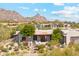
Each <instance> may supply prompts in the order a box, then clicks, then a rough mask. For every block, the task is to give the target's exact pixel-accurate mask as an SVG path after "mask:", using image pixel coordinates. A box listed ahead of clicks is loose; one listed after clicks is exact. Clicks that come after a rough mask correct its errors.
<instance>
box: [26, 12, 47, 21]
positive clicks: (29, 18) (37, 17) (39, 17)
mask: <svg viewBox="0 0 79 59" xmlns="http://www.w3.org/2000/svg"><path fill="white" fill-rule="evenodd" d="M25 19H26V20H27V21H36V22H46V21H47V19H46V18H45V17H44V16H41V15H40V14H38V13H37V14H36V15H35V16H33V17H26V18H25Z"/></svg>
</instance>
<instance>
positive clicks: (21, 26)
mask: <svg viewBox="0 0 79 59" xmlns="http://www.w3.org/2000/svg"><path fill="white" fill-rule="evenodd" d="M24 26H25V24H19V25H18V26H17V28H16V30H18V31H21V30H22V29H23V27H24Z"/></svg>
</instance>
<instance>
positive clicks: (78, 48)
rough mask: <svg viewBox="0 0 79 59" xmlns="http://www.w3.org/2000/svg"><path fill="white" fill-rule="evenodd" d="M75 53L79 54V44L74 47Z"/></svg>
mask: <svg viewBox="0 0 79 59" xmlns="http://www.w3.org/2000/svg"><path fill="white" fill-rule="evenodd" d="M74 48H75V51H77V52H79V44H75V45H74Z"/></svg>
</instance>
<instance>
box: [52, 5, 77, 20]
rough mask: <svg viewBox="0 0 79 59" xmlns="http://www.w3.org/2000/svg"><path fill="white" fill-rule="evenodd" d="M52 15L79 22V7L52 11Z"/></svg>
mask: <svg viewBox="0 0 79 59" xmlns="http://www.w3.org/2000/svg"><path fill="white" fill-rule="evenodd" d="M51 13H52V14H57V15H61V16H63V18H64V19H65V20H71V21H78V20H79V7H78V6H65V7H64V9H63V10H59V11H52V12H51Z"/></svg>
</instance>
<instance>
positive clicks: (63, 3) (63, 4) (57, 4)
mask: <svg viewBox="0 0 79 59" xmlns="http://www.w3.org/2000/svg"><path fill="white" fill-rule="evenodd" d="M53 4H54V5H64V3H53Z"/></svg>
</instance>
